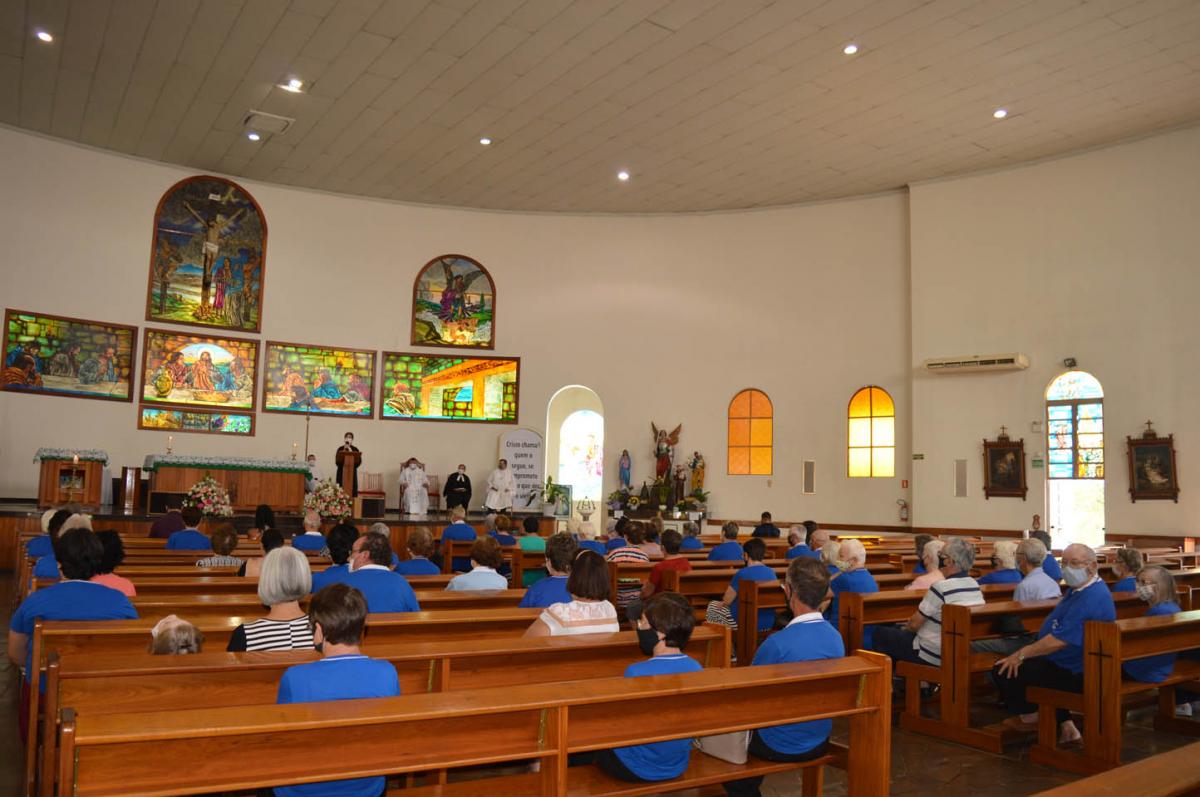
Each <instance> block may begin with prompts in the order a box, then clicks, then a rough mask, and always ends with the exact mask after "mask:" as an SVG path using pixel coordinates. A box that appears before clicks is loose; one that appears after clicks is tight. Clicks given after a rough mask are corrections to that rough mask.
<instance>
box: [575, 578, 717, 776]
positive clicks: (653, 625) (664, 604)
mask: <svg viewBox="0 0 1200 797" xmlns="http://www.w3.org/2000/svg"><path fill="white" fill-rule="evenodd" d="M695 622H696V621H695V617H694V615H693V614H692V607H691V605H690V604H689V603H688V601H687V599H686V598H684V597H683V596H682V595H680V594H679V593H677V592H662V593H659V594H658V595H655V596H654V597H653V598H651V599H650V600H649V602H648V603H647V604H646V608H645V609H644V610H643V612H642V614H641V616H640V617H639V618H638V623H637V635H638V646H639V647H640V648H641V650H642V653H644V654H645V655H647V656H650V657H651V658H649V659H647V660H646V661H638V662H634V663H633V664H630V665H629V666H628V667H627V668H626V669H625V677H626V678H641V677H644V676H647V675H677V674H679V673H689V672H699V671H700V670H702V669H704V668H703V667H702V666H701V665H700V663H699V662H698V661H696V660H695V659H693V658H692V657H691V656H687V655H684V653H683V649H684V648H685V647H686V646H687V643H688V640H689V639H691V637H692V628H693V626H694V625H695ZM691 751H692V740H691V739H690V738H687V737H684V738H682V739H670V740H668V741H665V742H653V743H651V744H638V745H632V746H629V747H618V748H615V749H613V750H600V751H598V752H597V753H596V755H595V758H594V760H595V763H596V764H597V765H598V766H599V767H600V768H601V769H602V770H604V771H605V772H606V773H608V774H609V775H611V776H612V777H614V778H617V779H618V780H623V781H626V782H630V783H643V782H659V781H665V780H671V779H672V778H677V777H679V776H680V775H682V774H683V773H684V771H685V770H686V769H687V767H688V760H689V757H690V756H691Z"/></svg>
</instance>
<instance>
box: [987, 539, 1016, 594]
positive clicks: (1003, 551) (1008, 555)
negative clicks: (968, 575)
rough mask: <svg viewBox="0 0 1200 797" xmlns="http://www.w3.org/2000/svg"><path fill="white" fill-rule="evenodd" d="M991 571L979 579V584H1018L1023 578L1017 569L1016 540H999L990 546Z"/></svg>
mask: <svg viewBox="0 0 1200 797" xmlns="http://www.w3.org/2000/svg"><path fill="white" fill-rule="evenodd" d="M992 564H993V566H994V567H995V569H994V570H992V572H990V573H988V574H987V575H985V576H983V577H981V578H980V579H979V585H980V586H983V585H984V584H1020V583H1021V579H1023V578H1024V575H1022V573H1021V571H1020V570H1018V569H1017V541H1016V540H1000V542H998V543H996V545H995V546H994V547H993V548H992Z"/></svg>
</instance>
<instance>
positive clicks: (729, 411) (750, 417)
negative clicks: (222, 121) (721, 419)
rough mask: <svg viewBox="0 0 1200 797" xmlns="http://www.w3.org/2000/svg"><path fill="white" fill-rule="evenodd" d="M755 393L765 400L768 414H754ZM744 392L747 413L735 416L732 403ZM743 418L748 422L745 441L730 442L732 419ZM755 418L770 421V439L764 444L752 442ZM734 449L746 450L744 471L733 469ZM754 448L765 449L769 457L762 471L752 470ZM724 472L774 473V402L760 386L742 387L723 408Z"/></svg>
mask: <svg viewBox="0 0 1200 797" xmlns="http://www.w3.org/2000/svg"><path fill="white" fill-rule="evenodd" d="M755 393H757V394H759V395H760V396H761V397H762V398H763V400H765V401H766V403H767V413H768V414H766V415H755V414H754V394H755ZM746 394H749V395H748V396H747V400H746V407H747V409H746V412H747V414H746V415H736V416H735V415H734V414H733V405H734V404H735V403H736V402H737V400H738V399H739V398H741V397H742V396H743V395H746ZM743 420H744V421H747V422H748V424H749V427H748V428H747V442H746V444H745V445H741V444H739V445H734V444H733V443H732V442H731V439H732V431H731V428H730V427H731V426H732V423H733V421H743ZM756 420H768V421H770V422H771V430H770V440H769V442H768V443H767V444H766V445H762V444H758V445H755V444H754V443H753V442H752V441H753V439H754V437H753V425H754V421H756ZM735 449H736V450H738V451H742V450H744V451H745V452H746V470H745V471H744V472H743V471H740V470H739V471H735V470H734V469H733V452H734V450H735ZM755 450H760V451H761V450H765V451H766V452H767V456H768V457H769V460H770V464H769V467H768V468H767V470H766V471H764V472H755V471H754V452H755ZM725 473H726V475H727V476H773V475H774V473H775V402H774V401H772V400H771V397H770V396H769V395H768V394H767V391H765V390H763V389H762V388H757V387H747V388H742V389H741V390H739V391H737V392H736V393H734V394H733V398H731V399H730V400H729V404H728V405H727V406H726V408H725Z"/></svg>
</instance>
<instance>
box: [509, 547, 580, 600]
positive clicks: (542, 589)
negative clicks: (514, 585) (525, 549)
mask: <svg viewBox="0 0 1200 797" xmlns="http://www.w3.org/2000/svg"><path fill="white" fill-rule="evenodd" d="M577 553H579V546H578V545H577V544H576V543H575V540H574V538H572V537H571V535H570V534H566V533H559V534H552V535H550V539H548V540H546V571H547V573H549V575H548V576H547V577H546V578H543V579H542V580H541V581H537V582H535V583H534V584H533V586H531V587H529V589H527V590H525V597H523V598H521V602H520V604H518V605H519V606H521V607H522V608H527V609H532V608H537V609H545V608H546V607H548V606H549V605H550V604H552V603H570V602H571V593H570V592H568V591H567V577H568V576H570V574H571V563H572V562H573V561H575V554H577Z"/></svg>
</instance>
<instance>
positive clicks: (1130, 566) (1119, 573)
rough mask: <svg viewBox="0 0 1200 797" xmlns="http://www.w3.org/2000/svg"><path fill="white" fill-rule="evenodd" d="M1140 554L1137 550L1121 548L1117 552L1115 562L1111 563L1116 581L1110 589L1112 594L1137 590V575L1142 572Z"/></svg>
mask: <svg viewBox="0 0 1200 797" xmlns="http://www.w3.org/2000/svg"><path fill="white" fill-rule="evenodd" d="M1143 564H1145V562H1144V561H1143V560H1142V552H1141V551H1139V550H1138V549H1137V548H1122V549H1120V550H1119V551H1117V560H1116V561H1115V562H1113V568H1112V569H1113V574H1114V575H1115V576H1116V577H1117V580H1116V581H1115V582H1113V585H1112V587H1111V588H1110V589H1112V591H1113V592H1133V591H1134V590H1136V589H1137V588H1138V581H1137V577H1138V573H1140V572H1141V570H1142V565H1143Z"/></svg>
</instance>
